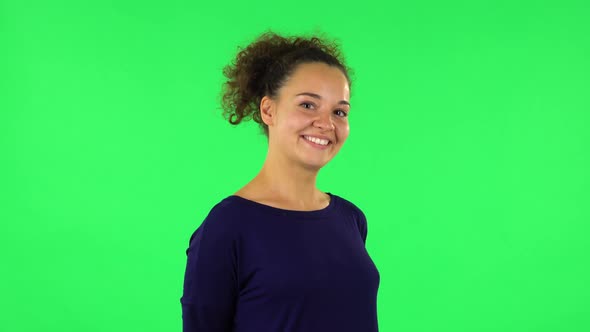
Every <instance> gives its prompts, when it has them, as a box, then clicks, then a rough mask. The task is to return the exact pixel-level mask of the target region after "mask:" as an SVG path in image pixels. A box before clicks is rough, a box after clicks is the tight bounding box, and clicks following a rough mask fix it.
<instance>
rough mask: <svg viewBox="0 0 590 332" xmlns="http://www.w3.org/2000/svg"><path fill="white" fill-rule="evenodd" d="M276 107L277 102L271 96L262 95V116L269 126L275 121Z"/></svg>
mask: <svg viewBox="0 0 590 332" xmlns="http://www.w3.org/2000/svg"><path fill="white" fill-rule="evenodd" d="M275 108H276V107H275V103H274V101H273V100H272V99H271V98H270V97H268V96H264V97H262V100H261V101H260V118H261V119H262V122H264V123H265V124H266V125H267V126H271V125H272V124H273V123H274V121H275V114H276V110H275Z"/></svg>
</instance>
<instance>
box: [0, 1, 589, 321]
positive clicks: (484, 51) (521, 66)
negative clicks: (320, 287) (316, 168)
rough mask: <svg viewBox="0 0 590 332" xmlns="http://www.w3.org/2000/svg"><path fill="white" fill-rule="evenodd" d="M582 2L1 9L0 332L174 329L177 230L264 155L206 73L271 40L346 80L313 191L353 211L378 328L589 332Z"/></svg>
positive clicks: (65, 4) (585, 8)
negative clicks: (361, 229) (347, 103)
mask: <svg viewBox="0 0 590 332" xmlns="http://www.w3.org/2000/svg"><path fill="white" fill-rule="evenodd" d="M589 8H590V5H589V4H588V3H587V2H585V1H577V2H574V1H553V2H548V1H520V2H516V1H408V2H406V1H404V2H382V3H373V2H369V1H359V2H356V3H352V2H342V1H339V2H318V1H297V2H280V1H275V2H268V3H264V2H254V3H252V2H248V1H236V2H228V1H214V2H213V4H207V5H204V4H201V3H200V2H197V1H176V0H174V1H162V2H153V1H152V2H149V1H148V2H145V1H60V0H56V1H46V2H44V1H16V0H14V1H8V0H0V143H1V153H0V167H1V169H0V171H1V172H0V174H1V175H0V181H1V182H0V187H1V191H0V193H1V194H0V195H1V196H0V202H1V203H0V204H1V209H0V219H1V231H0V252H1V255H2V259H1V264H2V265H1V266H2V272H1V273H0V294H1V295H0V301H1V302H0V303H1V308H0V329H1V330H3V331H180V330H181V307H180V296H181V292H182V279H183V273H184V267H185V266H184V264H185V263H186V254H185V250H186V248H187V246H188V240H189V236H190V235H191V233H192V232H193V231H194V230H195V229H196V228H197V227H198V226H199V225H200V223H201V222H202V220H203V218H204V217H205V216H206V214H207V213H208V211H209V209H210V208H211V207H212V206H213V205H214V204H215V203H217V202H218V201H220V200H221V199H223V198H224V197H225V196H227V195H229V194H231V193H233V192H235V191H236V190H237V189H239V188H240V187H241V186H242V185H244V184H245V183H247V182H248V181H249V180H250V179H251V178H252V177H253V176H254V175H255V174H256V173H257V172H258V171H259V169H260V167H261V166H262V162H263V160H264V157H265V155H266V141H265V139H264V137H263V136H262V135H261V134H259V130H258V128H257V127H255V126H254V125H253V123H246V124H244V125H242V126H238V127H232V126H231V125H229V123H227V122H226V121H225V120H224V119H223V118H222V116H221V111H220V104H219V99H218V96H219V93H220V89H221V83H222V82H223V77H222V73H221V69H222V68H223V66H224V65H226V64H227V63H229V62H230V61H231V60H232V57H233V56H234V55H235V53H236V51H237V47H238V46H240V45H241V46H244V45H246V44H247V43H248V42H251V41H252V40H253V39H254V38H255V37H256V36H257V35H258V34H259V33H261V32H263V31H265V30H267V29H272V30H273V31H276V32H278V33H284V34H299V33H303V34H308V33H312V32H314V31H323V32H325V33H326V34H327V35H329V36H331V37H332V38H335V39H337V40H338V41H340V42H341V44H342V50H343V52H344V54H345V56H346V58H347V60H348V63H349V65H350V66H351V67H353V69H354V70H355V72H356V75H355V77H354V78H355V81H354V83H353V86H352V97H351V104H352V105H353V109H352V112H351V115H350V118H349V120H350V127H351V133H350V137H349V139H348V141H347V142H346V144H345V145H344V147H343V148H342V150H341V152H340V153H339V155H338V156H336V157H335V158H334V160H333V161H332V162H331V163H329V164H328V165H327V166H326V167H325V168H324V169H322V171H321V172H320V174H319V177H318V186H319V188H320V189H321V190H324V191H330V192H332V193H335V194H338V195H340V196H343V197H345V198H347V199H349V200H351V201H352V202H354V203H355V204H357V205H358V206H359V207H360V208H361V209H362V210H363V211H364V212H365V214H366V215H367V219H368V223H369V224H368V226H369V233H368V239H367V249H368V251H369V253H370V255H371V257H372V258H373V260H374V262H375V264H376V265H377V267H378V269H379V271H380V273H381V284H380V288H379V297H378V311H379V327H380V331H385V332H388V331H404V332H414V331H424V332H427V331H428V332H430V331H453V332H459V331H465V332H468V331H469V332H471V331H518V332H521V331H548V332H549V331H551V332H554V331H560V332H562V331H568V332H569V331H589V330H590V266H589V263H590V237H589V236H590V227H589V225H588V223H589V221H590V213H589V212H590V207H589V205H590V204H589V202H590V193H589V192H590V190H589V177H590V176H589V175H590V160H589V159H590V158H589V156H590V146H589V145H590V144H589V143H590V116H589V111H590V82H589V77H590V70H589V69H590V23H589V22H590V19H589V17H590V10H589ZM310 332H313V331H310Z"/></svg>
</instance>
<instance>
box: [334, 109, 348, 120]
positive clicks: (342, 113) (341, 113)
mask: <svg viewBox="0 0 590 332" xmlns="http://www.w3.org/2000/svg"><path fill="white" fill-rule="evenodd" d="M334 112H335V113H336V114H338V112H340V115H339V116H340V117H343V118H344V117H347V116H348V113H346V112H344V111H343V110H336V111H334Z"/></svg>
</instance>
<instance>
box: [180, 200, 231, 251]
mask: <svg viewBox="0 0 590 332" xmlns="http://www.w3.org/2000/svg"><path fill="white" fill-rule="evenodd" d="M241 210H242V209H241V208H240V205H239V202H238V201H236V200H233V199H231V197H226V198H223V199H222V200H220V201H219V202H217V203H215V204H214V205H213V207H211V208H210V209H209V212H208V213H207V215H206V216H205V217H204V218H203V219H201V220H202V221H201V224H200V225H199V226H198V227H197V229H196V230H194V232H193V234H192V235H191V237H190V240H189V244H190V243H192V242H193V240H196V239H200V238H204V237H206V238H208V239H210V240H214V239H215V240H227V239H230V238H231V239H233V238H236V237H237V235H238V232H239V229H238V227H239V226H240V222H239V220H240V213H241Z"/></svg>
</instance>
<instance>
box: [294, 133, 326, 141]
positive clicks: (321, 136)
mask: <svg viewBox="0 0 590 332" xmlns="http://www.w3.org/2000/svg"><path fill="white" fill-rule="evenodd" d="M301 136H309V137H315V138H320V139H325V140H327V141H330V142H332V139H331V138H329V137H327V136H323V135H308V134H303V135H301Z"/></svg>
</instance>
